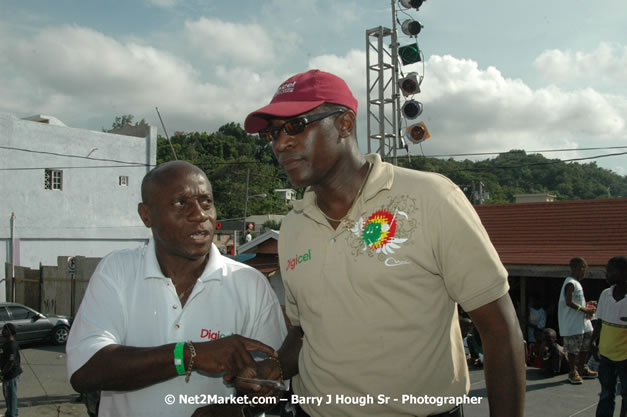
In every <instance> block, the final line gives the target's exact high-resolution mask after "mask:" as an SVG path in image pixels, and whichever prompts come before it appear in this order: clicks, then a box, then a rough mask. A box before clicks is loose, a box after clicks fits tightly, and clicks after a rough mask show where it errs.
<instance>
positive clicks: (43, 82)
mask: <svg viewBox="0 0 627 417" xmlns="http://www.w3.org/2000/svg"><path fill="white" fill-rule="evenodd" d="M255 30H257V31H258V32H255ZM272 30H274V31H276V30H278V29H277V28H274V29H272ZM212 31H214V32H212ZM212 33H213V34H212ZM185 35H189V36H197V38H196V42H199V43H202V42H204V43H205V44H206V45H208V47H207V50H208V51H209V50H211V51H214V53H215V54H216V55H215V56H216V57H217V56H218V55H219V54H227V55H228V54H229V53H230V54H231V55H228V56H226V55H225V56H222V59H220V60H217V61H216V62H215V63H212V64H210V65H203V66H200V64H198V66H196V67H195V66H193V65H192V64H191V62H192V61H190V59H188V58H184V57H182V56H179V55H177V54H176V53H173V52H169V51H167V50H164V49H160V48H156V47H152V46H150V45H149V44H147V42H146V41H145V40H142V39H140V38H137V39H134V40H133V41H132V42H131V41H123V40H119V39H115V38H113V37H110V36H107V35H106V34H103V33H100V32H97V31H95V30H92V29H89V28H85V27H80V26H61V27H52V28H44V29H41V30H40V31H39V32H38V33H36V34H35V35H34V36H32V37H28V36H20V37H19V38H11V37H10V36H3V37H0V67H2V71H1V72H0V109H2V110H3V111H7V110H8V111H12V112H14V113H16V114H17V115H18V116H25V115H31V114H37V113H40V114H41V113H43V114H50V115H53V116H56V117H59V118H60V119H61V120H63V121H65V122H66V123H68V124H69V125H74V126H76V125H77V124H75V123H74V122H75V121H80V122H81V123H87V122H86V119H87V120H88V121H89V120H90V121H91V123H92V125H91V126H83V127H90V128H92V129H98V128H100V127H101V126H108V125H109V124H110V122H111V121H112V120H113V118H114V117H115V116H116V115H120V114H128V113H131V114H134V115H135V117H136V119H138V120H139V119H141V118H146V119H147V120H148V121H149V122H150V123H152V124H153V125H155V126H158V127H159V128H160V127H161V126H160V123H159V120H158V118H157V117H156V114H155V112H154V108H155V106H159V110H160V111H161V113H162V115H163V117H164V120H165V123H166V125H167V127H168V131H169V132H170V133H172V132H174V131H176V130H183V131H209V132H211V131H214V130H215V129H217V128H218V127H219V126H220V125H222V124H224V123H227V122H231V121H235V122H239V123H242V122H243V120H244V118H245V117H246V115H247V114H248V113H249V112H250V111H253V110H255V109H256V108H258V107H260V106H262V105H265V104H267V103H268V101H269V100H270V99H271V97H272V95H273V94H274V91H275V90H276V88H277V87H278V85H279V84H280V83H281V82H282V81H284V80H285V79H287V78H288V77H290V76H291V75H293V73H292V72H291V71H292V70H291V69H286V68H285V67H284V65H283V64H282V63H280V62H274V61H272V60H270V61H264V65H259V62H261V61H263V59H264V57H268V56H272V55H271V54H267V52H268V51H275V50H278V49H277V48H276V46H275V45H278V44H280V40H278V39H281V38H275V37H274V34H273V36H272V37H270V36H269V35H268V34H267V33H266V32H265V30H264V29H263V28H261V27H259V26H256V25H239V24H232V23H226V22H223V21H218V20H215V19H213V20H212V19H204V18H203V19H198V20H196V21H193V22H191V21H190V22H188V24H187V25H186V27H185ZM283 35H284V36H285V37H287V36H288V35H289V33H288V32H284V33H283ZM221 36H222V38H221ZM230 36H233V37H234V38H229V37H230ZM246 36H249V38H246ZM251 36H252V37H255V38H257V40H258V41H259V42H257V45H262V47H259V48H258V51H256V52H255V51H251V52H246V49H239V50H238V49H237V44H240V43H243V44H246V43H248V42H247V41H250V37H251ZM203 39H204V41H203ZM229 39H230V40H229ZM243 39H246V41H243ZM221 42H223V43H224V45H231V46H232V48H235V49H231V50H230V51H221V50H220V49H219V47H214V46H213V45H215V44H216V43H217V44H219V45H222V43H221ZM196 48H198V46H196ZM259 51H262V52H264V55H263V56H261V55H252V56H256V57H257V58H256V59H254V58H251V55H248V54H249V53H250V54H259ZM281 51H282V53H281V57H283V56H284V55H285V59H286V60H289V58H290V55H289V53H290V51H286V50H284V49H281ZM613 51H614V52H613V53H612V54H609V55H607V56H608V58H607V59H606V60H605V61H603V62H605V63H606V64H604V68H608V69H609V68H613V67H619V65H618V63H619V62H621V61H620V60H618V58H617V57H619V55H620V54H617V53H616V49H614V50H613ZM177 53H181V51H180V50H179V51H177ZM555 56H558V55H555ZM596 56H597V57H600V56H601V54H600V53H597V55H596ZM243 57H246V60H243V59H240V58H243ZM573 57H574V55H573ZM612 57H613V58H612ZM546 59H547V58H542V59H540V58H538V61H537V62H546ZM543 60H544V61H543ZM244 61H245V62H244ZM566 61H567V62H568V60H566ZM584 61H585V60H582V61H581V62H584ZM205 62H206V61H205ZM610 63H613V64H612V65H610ZM303 64H304V65H303V66H302V68H298V69H297V70H296V71H294V72H297V71H304V70H306V69H308V68H319V69H321V70H324V71H329V72H332V73H334V74H337V75H338V76H340V77H342V78H343V79H345V80H346V82H347V84H348V85H349V87H350V88H351V90H352V91H353V93H354V95H355V97H356V98H357V99H358V101H359V104H360V111H359V119H358V120H359V127H358V135H359V140H360V144H361V147H362V149H363V150H365V149H366V132H365V126H366V91H367V88H366V65H365V52H364V51H362V50H357V49H352V50H349V51H348V52H346V53H345V54H343V55H332V54H324V55H314V56H313V57H311V58H310V59H309V60H308V61H307V62H306V63H305V62H304V61H303ZM561 65H562V66H564V67H567V66H568V64H567V63H566V64H561ZM425 67H426V73H425V79H424V82H423V84H422V93H421V94H419V95H417V96H415V97H414V98H415V99H417V100H419V101H422V102H423V103H424V113H423V115H422V116H421V118H420V120H424V121H426V123H427V125H428V127H429V130H430V132H431V135H432V138H431V139H430V140H428V141H426V142H424V144H423V146H422V149H423V150H424V152H425V154H450V153H464V152H486V151H506V150H509V149H527V150H533V149H555V148H576V147H579V148H581V147H587V146H591V145H599V144H605V145H607V146H611V145H617V144H622V143H620V142H619V141H620V140H622V141H623V142H624V139H625V137H627V128H626V123H627V122H626V116H625V115H627V97H626V96H624V95H622V96H621V95H618V94H616V93H614V94H606V93H603V92H602V91H600V90H598V89H593V88H566V87H563V86H561V87H558V86H556V85H551V86H547V87H543V88H535V89H534V88H532V87H530V86H529V85H528V84H526V83H525V82H524V81H523V80H520V79H511V78H506V77H504V76H503V74H502V73H501V72H500V71H499V70H498V69H497V68H495V67H488V68H480V67H479V66H478V64H477V63H476V62H475V61H472V60H464V59H458V58H455V57H452V56H431V57H430V58H429V59H428V61H427V62H425ZM580 67H581V68H585V65H583V64H582V65H580ZM410 70H411V69H409V68H404V71H405V72H408V71H410ZM420 70H422V67H421V66H420ZM287 71H290V72H287ZM607 72H608V73H609V71H607ZM402 102H403V100H401V104H402ZM94 119H95V120H99V121H98V122H96V123H97V124H95V125H94ZM100 120H104V121H100ZM590 138H594V140H595V143H590ZM418 149H419V148H418V147H417V146H412V153H414V154H415V153H417V152H418ZM550 156H551V157H558V156H559V157H573V156H576V155H574V154H572V153H570V154H564V155H559V154H551V155H550Z"/></svg>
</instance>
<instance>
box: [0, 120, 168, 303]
mask: <svg viewBox="0 0 627 417" xmlns="http://www.w3.org/2000/svg"><path fill="white" fill-rule="evenodd" d="M145 133H146V136H145V137H133V136H124V135H118V134H111V133H104V132H96V131H90V130H84V129H75V128H70V127H65V126H59V125H50V124H45V123H38V122H35V121H27V120H21V119H18V118H16V117H15V116H12V115H9V114H5V113H0V146H1V147H2V148H0V167H2V168H3V169H2V170H0V195H2V198H1V199H0V263H2V264H3V263H4V262H10V261H11V260H10V247H11V222H10V219H11V213H15V217H16V221H15V237H16V239H17V240H18V241H19V242H17V243H18V245H17V247H18V250H17V251H16V252H17V255H18V257H17V259H16V260H17V262H16V264H17V265H21V266H26V267H30V268H38V267H39V263H40V262H42V263H44V264H46V263H48V264H50V263H55V261H56V258H57V256H79V255H80V256H90V257H102V256H104V255H106V254H107V253H109V252H110V251H111V250H114V249H121V248H132V247H137V246H138V245H140V244H142V242H144V241H145V240H146V239H147V238H148V236H149V230H148V229H147V228H146V227H144V225H143V223H142V222H141V220H140V218H139V216H138V215H137V203H138V202H139V201H140V184H141V180H142V178H143V176H144V175H145V174H146V172H148V170H150V168H151V166H154V165H155V163H156V146H157V143H156V128H154V127H149V126H147V127H146V131H145ZM7 148H9V149H7ZM15 148H19V149H24V150H18V149H15ZM68 155H72V156H74V157H69V156H68ZM87 155H89V158H86V157H87ZM96 158H98V159H106V161H99V160H97V159H96ZM126 162H134V163H135V164H129V163H126ZM46 168H49V169H60V170H62V171H63V190H61V191H59V190H46V189H44V177H45V169H46ZM120 176H127V177H128V186H120V184H119V177H120ZM0 271H1V272H0V273H1V274H2V276H1V277H0V280H3V279H4V278H5V276H4V268H2V269H0ZM3 285H4V281H0V297H1V296H2V294H4V293H5V291H4V288H2V286H3Z"/></svg>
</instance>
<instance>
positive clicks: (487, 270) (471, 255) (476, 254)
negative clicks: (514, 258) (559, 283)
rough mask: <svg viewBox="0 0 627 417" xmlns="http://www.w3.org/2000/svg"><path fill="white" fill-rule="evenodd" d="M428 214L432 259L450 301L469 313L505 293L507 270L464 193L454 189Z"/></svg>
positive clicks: (507, 288) (507, 286)
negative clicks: (430, 217)
mask: <svg viewBox="0 0 627 417" xmlns="http://www.w3.org/2000/svg"><path fill="white" fill-rule="evenodd" d="M432 214H433V217H435V218H436V219H437V221H430V222H429V223H430V224H433V225H435V226H432V227H431V235H432V241H433V243H434V246H433V248H434V256H435V257H436V262H437V263H438V265H439V268H440V271H441V274H442V278H443V280H444V284H445V286H446V289H447V291H448V293H449V295H450V296H451V298H452V299H453V300H455V301H457V302H458V303H459V304H460V305H461V306H462V308H463V309H464V310H465V311H472V310H475V309H477V308H479V307H481V306H484V305H486V304H488V303H490V302H492V301H495V300H497V299H498V298H500V297H502V296H503V295H505V294H507V291H508V290H509V285H508V283H507V270H506V269H505V267H504V266H503V264H502V263H501V261H500V259H499V256H498V253H497V252H496V249H494V246H493V245H492V242H491V241H490V238H489V236H488V233H487V232H486V230H485V228H484V227H483V225H482V224H481V220H480V219H479V216H478V214H477V212H476V211H475V209H474V208H473V207H472V205H471V204H470V202H469V201H468V199H467V198H466V196H465V195H464V193H463V192H462V191H461V190H460V189H459V188H458V187H454V188H453V189H451V190H450V191H449V192H448V193H447V194H446V195H445V196H444V198H443V200H442V201H441V203H440V205H439V207H436V210H435V213H432ZM431 220H435V219H431Z"/></svg>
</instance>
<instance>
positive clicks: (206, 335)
mask: <svg viewBox="0 0 627 417" xmlns="http://www.w3.org/2000/svg"><path fill="white" fill-rule="evenodd" d="M231 334H240V335H242V336H245V337H249V338H252V339H256V340H259V341H261V342H263V343H266V344H267V345H270V346H272V347H273V348H274V349H278V348H279V347H280V345H281V343H282V341H283V339H284V338H285V336H286V334H287V331H286V328H285V322H284V319H283V315H282V312H281V308H280V305H279V302H278V301H277V297H276V295H275V294H274V292H273V290H272V288H271V287H270V285H269V283H268V281H267V279H266V278H265V277H264V276H263V275H262V274H261V273H259V272H258V271H257V270H255V269H253V268H251V267H249V266H247V265H244V264H241V263H239V262H236V261H234V260H231V259H229V258H226V257H224V256H222V255H221V254H220V252H219V251H218V249H217V248H216V246H215V245H212V247H211V252H210V258H209V262H208V263H207V265H206V267H205V270H204V271H203V273H202V275H201V276H200V278H199V279H198V282H197V283H196V286H195V287H194V289H193V291H192V293H191V294H190V296H189V299H188V301H187V303H186V304H185V306H184V307H182V306H181V302H180V300H179V298H178V295H177V293H176V289H175V288H174V285H173V283H172V280H171V279H170V278H167V277H165V276H164V275H163V273H162V272H161V268H160V267H159V263H158V261H157V257H156V255H155V246H154V241H153V240H152V239H151V240H150V242H149V244H148V245H147V246H144V247H142V248H138V249H133V250H122V251H117V252H113V253H111V254H109V255H107V256H106V257H105V258H103V259H102V261H101V262H100V264H99V265H98V267H97V268H96V271H95V272H94V274H93V276H92V278H91V279H90V281H89V285H88V287H87V291H86V293H85V297H84V298H83V301H82V302H81V306H80V308H79V311H78V314H77V316H76V319H75V321H74V323H73V325H72V330H71V332H70V336H69V339H68V342H67V346H66V350H67V355H68V374H69V375H70V376H71V375H72V374H73V373H74V372H76V371H77V370H78V369H79V368H80V367H81V366H83V365H84V364H85V363H86V362H87V361H88V360H89V359H90V358H91V357H92V356H93V355H94V354H95V353H96V352H98V351H99V350H100V349H102V348H103V347H105V346H107V345H110V344H121V345H127V346H136V347H150V346H159V345H164V344H168V343H176V342H182V341H186V340H192V341H193V342H205V341H208V340H216V339H218V338H222V337H226V336H229V335H231ZM172 366H174V364H173V365H172ZM232 393H234V389H233V388H232V387H227V386H225V385H224V383H223V381H222V378H221V377H220V376H214V377H210V376H207V375H205V374H199V373H198V372H194V373H193V374H192V377H191V379H190V381H189V383H185V376H178V377H175V378H172V379H169V380H167V381H163V382H161V383H158V384H155V385H152V386H150V387H147V388H144V389H140V390H135V391H123V392H122V391H103V392H102V396H101V401H100V410H99V416H101V417H113V416H115V417H121V416H124V417H131V416H150V417H152V416H164V417H166V416H167V417H175V416H185V417H188V416H190V415H192V413H193V412H194V410H195V409H196V408H198V407H200V405H196V404H187V405H186V404H180V402H179V395H181V394H183V395H194V394H199V395H203V394H204V395H212V394H218V395H223V396H228V395H230V394H232ZM167 395H174V396H175V399H176V401H175V403H174V404H173V405H168V404H166V402H165V397H166V396H167Z"/></svg>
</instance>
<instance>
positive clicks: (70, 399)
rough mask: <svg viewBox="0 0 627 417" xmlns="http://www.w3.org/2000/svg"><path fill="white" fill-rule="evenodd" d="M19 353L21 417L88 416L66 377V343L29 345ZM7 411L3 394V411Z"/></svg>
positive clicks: (1, 408) (0, 406)
mask: <svg viewBox="0 0 627 417" xmlns="http://www.w3.org/2000/svg"><path fill="white" fill-rule="evenodd" d="M20 354H21V356H22V370H23V371H24V372H23V373H22V375H21V376H20V381H19V384H18V387H17V393H18V404H19V409H18V412H19V415H20V417H88V414H87V409H86V408H85V405H84V404H83V403H77V402H76V400H77V399H78V394H77V393H76V392H74V390H73V389H72V386H71V385H70V383H69V381H68V378H67V371H66V367H65V358H66V357H65V346H47V345H39V344H33V345H26V346H24V347H22V348H21V349H20ZM5 411H6V408H5V404H4V398H2V399H1V400H0V412H1V413H3V414H4V412H5ZM3 414H2V415H3Z"/></svg>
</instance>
